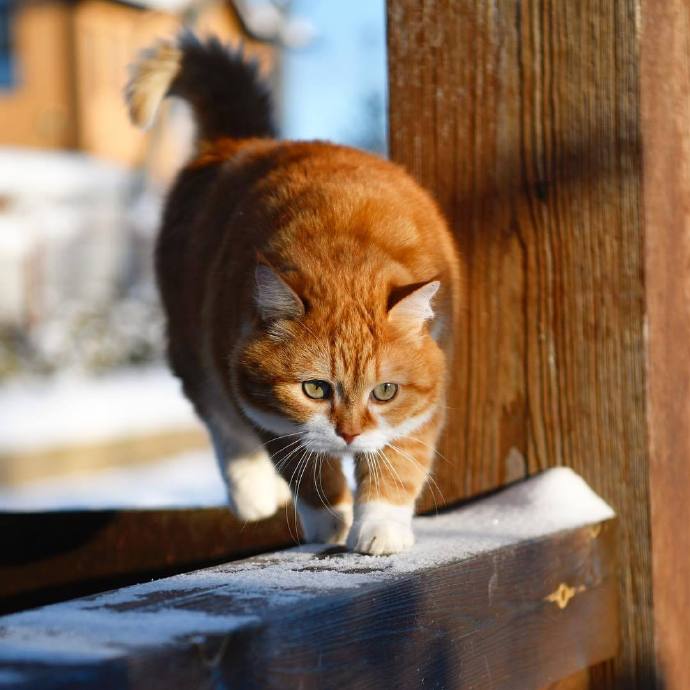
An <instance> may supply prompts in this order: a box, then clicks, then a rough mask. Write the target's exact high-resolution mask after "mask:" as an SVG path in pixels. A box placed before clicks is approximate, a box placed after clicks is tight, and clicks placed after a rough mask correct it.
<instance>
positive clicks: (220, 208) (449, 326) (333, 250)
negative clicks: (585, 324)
mask: <svg viewBox="0 0 690 690" xmlns="http://www.w3.org/2000/svg"><path fill="white" fill-rule="evenodd" d="M258 264H261V265H262V266H263V267H264V268H262V269H260V270H259V272H257V265H258ZM157 268H158V276H159V284H160V288H161V293H162V297H163V302H164V306H165V309H166V312H167V316H168V332H169V352H170V361H171V364H172V367H173V369H174V370H175V372H176V373H177V374H178V375H179V376H180V377H181V379H182V381H183V384H184V388H185V392H186V393H187V395H188V396H189V397H190V399H191V400H192V401H193V402H194V404H195V406H196V409H197V411H198V412H199V414H200V415H201V417H202V418H203V419H204V420H206V421H207V423H209V428H210V429H211V431H212V433H214V438H215V436H216V429H217V428H218V426H219V422H218V418H219V417H223V416H224V415H227V414H230V412H231V411H232V412H233V414H235V415H238V416H237V420H243V421H242V422H241V423H243V424H245V425H246V426H247V427H248V428H251V429H253V432H254V433H255V434H256V435H257V436H258V437H259V438H260V439H261V441H262V442H263V444H264V446H265V447H266V449H267V451H268V453H269V455H270V456H271V457H272V459H273V461H274V463H275V465H276V467H277V468H278V469H279V471H280V472H281V474H282V475H283V477H285V479H286V480H287V481H288V482H291V484H292V488H293V491H296V492H297V494H298V496H299V497H300V499H301V500H303V501H306V502H307V503H308V504H310V505H313V506H318V505H319V504H320V503H324V504H326V505H327V506H336V505H346V504H348V503H350V502H351V501H352V497H351V496H350V495H349V490H348V489H347V486H346V484H345V481H344V479H343V476H342V472H341V470H340V467H339V463H338V462H335V461H334V460H336V459H337V458H338V457H339V456H340V455H342V454H343V453H348V452H352V453H354V454H355V463H356V476H357V481H358V490H357V494H356V496H355V502H356V503H357V504H367V503H372V504H373V505H378V503H383V504H386V505H389V504H390V505H392V506H411V505H413V504H414V501H415V499H416V498H417V496H418V495H419V493H420V491H421V489H422V487H423V484H424V482H425V480H426V478H427V476H428V473H429V471H430V469H431V466H432V461H433V455H434V446H435V444H436V441H437V438H438V435H439V432H440V430H441V428H442V425H443V421H444V409H445V407H444V397H445V390H446V385H447V379H448V376H449V375H450V372H449V363H450V359H451V356H452V353H451V334H452V330H453V325H454V324H455V322H456V320H457V313H458V309H459V304H460V300H461V295H460V277H459V274H460V268H459V262H458V258H457V253H456V249H455V247H454V243H453V240H452V237H451V235H450V233H449V231H448V229H447V227H446V224H445V222H444V220H443V219H442V217H441V214H440V213H439V211H438V209H437V207H436V205H435V203H434V202H433V201H432V200H431V198H430V197H429V195H428V194H427V193H426V192H424V191H423V190H422V189H421V188H420V187H419V186H418V185H417V184H416V183H415V182H414V181H413V180H412V179H411V178H410V177H409V176H408V175H407V174H406V173H405V172H404V171H403V170H402V169H400V168H399V167H397V166H396V165H394V164H392V163H390V162H387V161H384V160H381V159H379V158H377V157H375V156H372V155H369V154H366V153H363V152H361V151H357V150H354V149H350V148H347V147H342V146H336V145H332V144H328V143H322V142H312V143H291V142H278V141H275V140H271V139H267V138H251V139H233V138H232V137H220V138H216V139H211V140H207V141H204V143H203V144H202V145H200V147H199V154H198V156H197V157H196V158H195V159H194V160H193V161H191V162H190V163H189V165H188V166H187V167H186V168H185V170H183V171H182V173H181V174H180V177H179V179H178V182H177V184H176V187H175V189H174V190H173V192H172V194H171V197H170V200H169V204H168V208H167V210H166V217H165V219H164V224H163V229H162V231H161V235H160V240H159V246H158V254H157ZM262 281H264V282H263V283H262ZM431 281H439V282H440V290H439V292H438V294H437V295H436V296H435V297H434V298H433V302H432V303H431V304H432V308H433V312H434V316H433V320H430V321H427V320H426V319H427V316H426V315H427V313H428V314H431V311H430V310H429V304H427V303H426V302H428V301H429V299H428V298H425V299H426V302H424V299H422V298H420V297H419V295H422V292H419V291H418V290H417V288H418V287H419V286H425V285H429V283H430V282H431ZM264 283H265V284H264ZM431 287H434V286H431ZM262 291H263V292H262ZM427 293H429V294H431V293H433V290H430V291H429V290H427V291H426V292H424V293H423V294H427ZM281 310H284V311H285V313H284V315H282V316H281V314H283V312H282V311H281ZM425 310H426V311H425ZM276 315H278V316H276ZM436 330H438V331H439V333H434V337H432V331H436ZM309 380H321V381H325V382H328V383H329V384H331V386H332V389H333V397H332V398H331V399H328V400H313V399H311V398H309V397H307V395H305V393H304V391H303V389H302V383H303V382H304V381H309ZM384 382H391V383H395V384H397V385H398V393H397V395H396V396H395V397H394V398H393V399H392V400H391V401H389V402H378V401H376V400H375V399H374V398H373V397H372V390H373V388H374V387H375V386H377V385H378V384H380V383H384ZM219 401H221V402H220V403H219ZM224 410H226V411H227V412H224ZM221 422H222V420H221ZM238 423H239V422H238ZM220 425H221V426H222V423H220ZM310 425H311V426H310ZM319 425H320V426H319ZM312 426H313V429H312ZM314 429H316V430H314ZM286 430H287V431H286ZM395 430H398V431H399V432H400V433H398V434H397V435H396V431H395ZM322 432H323V433H322ZM341 436H343V437H344V438H352V437H356V439H359V440H355V441H352V444H351V445H350V446H348V445H347V444H345V442H344V441H342V439H341ZM295 437H297V440H295ZM324 439H327V440H324ZM328 439H331V440H328ZM366 439H370V440H366ZM382 439H384V440H386V439H387V441H388V442H386V443H383V442H382ZM365 440H366V443H367V444H369V446H367V447H365ZM336 441H337V443H336ZM358 443H361V444H362V446H361V449H359V448H360V446H358V445H357V444H358ZM329 444H330V445H329ZM338 444H340V445H338ZM377 444H378V445H377ZM331 445H332V446H333V447H332V448H331ZM358 449H359V450H358ZM360 528H361V525H360V527H359V528H358V529H359V532H360V533H361V532H362V530H361V529H360ZM354 529H355V528H353V530H354ZM370 541H371V544H369V542H367V544H368V545H367V544H365V545H364V546H363V545H362V543H358V542H357V540H356V539H355V541H354V542H353V548H358V549H359V550H363V551H368V552H371V553H380V552H381V553H385V552H389V551H395V550H398V548H403V546H396V543H395V540H393V542H392V543H389V544H387V543H386V538H385V537H384V536H380V538H379V546H378V547H376V546H373V545H372V544H373V542H374V541H375V537H374V538H372V539H370ZM389 541H390V540H389Z"/></svg>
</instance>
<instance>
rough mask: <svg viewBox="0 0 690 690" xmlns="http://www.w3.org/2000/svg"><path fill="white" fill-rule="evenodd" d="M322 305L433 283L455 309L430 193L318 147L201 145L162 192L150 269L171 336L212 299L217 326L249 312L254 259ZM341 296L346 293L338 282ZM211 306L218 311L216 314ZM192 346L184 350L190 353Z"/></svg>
mask: <svg viewBox="0 0 690 690" xmlns="http://www.w3.org/2000/svg"><path fill="white" fill-rule="evenodd" d="M259 255H260V256H263V257H265V258H266V259H268V260H269V261H270V262H271V263H273V264H274V265H276V267H277V268H278V269H280V270H281V271H283V272H284V275H287V277H288V279H289V280H292V281H294V283H296V284H294V285H293V286H294V287H296V288H298V289H304V288H305V283H308V284H310V286H311V287H312V289H314V288H315V286H318V288H319V289H321V290H322V291H324V292H325V293H328V294H324V295H323V297H324V298H326V299H329V298H331V299H333V300H338V299H341V293H342V292H343V291H347V293H348V294H349V295H352V293H353V291H355V292H358V294H361V299H366V298H367V297H366V295H367V289H366V283H367V281H369V282H375V283H377V284H379V283H389V284H396V283H398V284H407V283H414V282H422V281H426V280H430V279H432V278H440V279H441V280H442V282H443V283H445V284H446V286H447V291H446V292H447V298H448V299H447V301H448V308H449V309H452V304H453V303H456V302H457V294H456V293H457V289H458V274H459V269H458V263H457V255H456V251H455V247H454V244H453V239H452V237H451V235H450V233H449V232H448V229H447V227H446V224H445V222H444V221H443V219H442V216H441V214H440V212H439V211H438V209H437V207H436V204H435V203H434V202H433V201H432V199H431V197H430V196H429V195H428V194H427V193H426V192H425V191H424V190H422V189H421V188H420V187H419V186H418V185H417V184H416V183H415V182H414V181H413V180H412V179H411V178H410V177H409V176H408V175H407V174H406V173H405V172H404V171H403V170H402V169H401V168H399V167H398V166H396V165H394V164H392V163H390V162H388V161H386V160H383V159H381V158H378V157H377V156H374V155H372V154H368V153H365V152H362V151H359V150H356V149H351V148H348V147H344V146H338V145H334V144H329V143H325V142H278V141H274V140H266V139H256V140H243V141H238V140H232V139H219V140H217V141H213V142H206V143H204V144H203V145H202V146H201V148H200V153H199V154H198V156H197V157H196V158H195V159H194V160H192V161H191V162H190V163H189V164H188V165H187V166H186V168H185V169H184V170H183V171H182V172H181V173H180V175H179V177H178V180H177V182H176V184H175V186H174V188H173V190H172V191H171V194H170V197H169V201H168V204H167V207H166V212H165V214H164V221H163V226H162V229H161V233H160V236H159V241H158V249H157V269H158V279H159V284H160V287H161V293H162V296H163V301H164V304H165V307H166V311H167V312H168V316H169V320H170V331H171V336H172V337H173V338H176V339H187V341H194V340H196V339H198V336H199V334H200V333H202V332H203V331H204V329H205V328H206V326H205V325H204V322H203V313H204V311H205V310H207V311H208V309H207V307H208V304H209V301H210V300H218V299H220V300H222V302H223V303H224V304H223V306H222V312H223V314H225V315H226V316H227V318H225V319H224V322H225V323H224V327H225V328H228V329H231V330H235V329H238V328H239V327H240V325H241V322H242V321H243V320H246V319H247V318H249V317H250V315H249V314H248V313H247V312H248V311H251V309H252V305H253V300H252V290H253V275H254V268H255V265H256V260H257V256H259ZM347 286H349V289H347V290H346V287H347ZM214 311H215V309H214ZM193 346H194V345H193V344H190V347H193Z"/></svg>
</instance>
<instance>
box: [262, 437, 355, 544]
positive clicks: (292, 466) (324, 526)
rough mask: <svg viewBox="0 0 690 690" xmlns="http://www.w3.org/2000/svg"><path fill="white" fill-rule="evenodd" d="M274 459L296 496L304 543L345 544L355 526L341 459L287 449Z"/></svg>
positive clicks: (350, 498)
mask: <svg viewBox="0 0 690 690" xmlns="http://www.w3.org/2000/svg"><path fill="white" fill-rule="evenodd" d="M273 460H274V462H275V464H276V467H278V468H279V470H280V473H281V474H282V475H283V477H284V478H285V480H286V481H287V482H288V483H289V485H290V488H291V489H292V491H293V494H294V495H295V503H296V506H297V514H298V515H299V520H300V524H301V525H302V536H303V537H304V541H306V542H314V543H318V544H344V543H345V540H346V538H347V535H348V532H349V531H350V526H351V525H352V493H351V492H350V489H349V487H348V485H347V480H346V479H345V475H344V474H343V470H342V465H341V460H340V458H336V457H331V456H326V455H323V454H318V453H309V452H305V451H300V450H297V451H295V450H290V449H288V450H287V451H284V452H283V453H276V454H275V455H274V458H273Z"/></svg>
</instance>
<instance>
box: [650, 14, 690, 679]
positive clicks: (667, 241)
mask: <svg viewBox="0 0 690 690" xmlns="http://www.w3.org/2000/svg"><path fill="white" fill-rule="evenodd" d="M643 7H644V15H643V19H644V32H643V35H642V106H643V107H642V134H643V140H644V201H645V214H644V216H645V236H646V248H647V262H646V266H645V270H646V282H647V312H648V329H649V337H648V350H647V357H648V359H647V393H648V396H649V397H648V423H649V430H650V485H651V492H652V501H651V515H652V543H653V547H654V548H653V566H654V618H655V623H656V647H657V660H658V663H659V668H660V669H661V671H662V674H663V678H664V680H665V684H666V688H668V689H669V690H675V689H678V690H682V689H684V688H690V660H688V649H690V624H689V623H688V611H690V585H689V584H688V583H689V575H690V432H689V428H690V356H689V355H688V347H689V344H690V291H689V289H688V286H690V204H689V201H688V200H689V198H690V64H689V56H690V6H689V5H688V3H687V2H684V1H683V0H666V1H665V2H653V0H648V1H647V2H646V3H645V4H644V6H643Z"/></svg>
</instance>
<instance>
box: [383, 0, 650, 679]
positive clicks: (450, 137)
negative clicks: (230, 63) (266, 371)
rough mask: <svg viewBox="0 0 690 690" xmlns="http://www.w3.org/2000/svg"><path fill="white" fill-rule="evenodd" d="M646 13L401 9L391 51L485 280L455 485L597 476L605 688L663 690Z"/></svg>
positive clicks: (459, 390)
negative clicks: (609, 581) (609, 512)
mask: <svg viewBox="0 0 690 690" xmlns="http://www.w3.org/2000/svg"><path fill="white" fill-rule="evenodd" d="M638 9H639V8H638V4H637V2H635V0H618V1H614V2H596V1H594V0H587V1H583V2H572V3H571V2H568V3H566V2H556V1H555V0H550V1H545V2H537V0H525V1H523V2H509V1H508V0H498V1H497V2H493V1H491V2H490V1H489V0H473V1H468V2H462V3H460V2H433V1H432V0H389V3H388V30H389V39H388V40H389V74H390V148H391V155H392V158H393V159H394V160H396V161H398V162H400V163H402V164H403V165H405V166H406V167H407V168H408V169H409V170H410V171H411V172H412V173H413V174H414V175H415V176H416V177H417V179H419V180H420V181H421V182H422V183H423V184H424V185H425V186H426V187H428V188H429V189H431V190H432V191H433V192H434V193H435V195H436V197H437V198H438V200H439V203H440V205H441V207H442V208H443V210H444V212H445V213H446V215H447V217H448V218H449V221H450V223H451V225H452V227H453V228H454V231H455V235H456V237H457V240H458V244H459V246H460V249H461V251H462V253H463V256H464V263H465V266H466V272H467V286H466V289H467V307H466V311H465V313H464V315H463V319H462V326H461V329H460V332H459V333H457V334H456V342H457V345H458V356H457V361H456V364H455V375H454V378H453V381H452V396H451V399H450V401H449V403H448V404H449V406H450V409H449V416H450V420H451V423H450V424H449V425H448V430H447V432H446V435H445V440H444V443H443V445H442V448H441V451H442V453H443V455H444V456H445V457H446V458H448V462H444V461H440V462H439V463H438V467H437V481H438V483H439V485H440V487H441V490H442V492H443V494H444V497H445V499H446V500H453V499H456V498H459V497H462V496H467V495H471V494H474V493H477V492H479V491H483V490H487V489H490V488H492V487H494V486H497V485H500V484H503V483H505V482H506V481H509V480H511V479H513V478H515V477H516V476H520V475H521V474H524V473H532V472H534V471H536V470H538V469H541V468H544V467H547V466H551V465H559V464H565V465H569V466H571V467H573V468H575V469H576V470H577V471H578V472H580V473H581V474H582V475H583V476H584V477H585V478H586V479H587V481H588V482H590V483H591V485H592V486H593V487H594V488H595V489H596V490H597V492H598V493H600V494H601V495H602V496H603V497H604V498H605V499H606V500H607V501H609V502H610V503H611V504H612V505H613V506H614V508H615V509H616V510H617V511H618V513H619V515H620V517H621V530H620V553H621V560H622V563H623V566H622V568H621V571H620V582H619V587H620V596H621V607H622V610H623V612H624V615H623V618H622V621H621V648H620V654H619V656H618V658H617V659H616V661H615V662H614V664H613V665H608V666H604V667H601V668H599V669H596V670H594V671H593V673H592V676H593V687H598V688H622V687H626V688H628V687H630V688H640V689H641V690H642V689H643V690H650V689H651V688H654V687H655V679H654V673H653V667H654V654H653V621H652V598H651V594H652V584H651V559H650V526H649V515H648V513H649V488H648V453H647V435H646V425H645V378H644V371H645V370H644V366H645V361H644V341H643V331H644V297H645V293H644V280H643V274H644V266H643V257H644V254H643V232H642V210H641V155H640V149H641V142H640V105H639V88H640V85H639V45H638V39H639V32H640V17H639V11H638ZM425 505H426V507H429V506H430V505H431V501H430V499H429V498H428V499H427V502H426V504H425Z"/></svg>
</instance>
